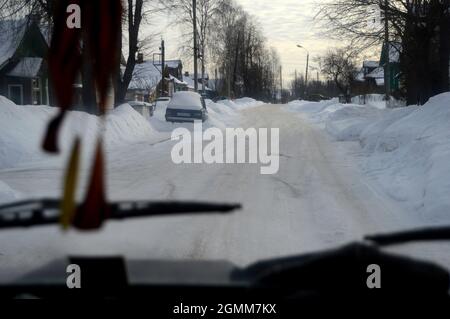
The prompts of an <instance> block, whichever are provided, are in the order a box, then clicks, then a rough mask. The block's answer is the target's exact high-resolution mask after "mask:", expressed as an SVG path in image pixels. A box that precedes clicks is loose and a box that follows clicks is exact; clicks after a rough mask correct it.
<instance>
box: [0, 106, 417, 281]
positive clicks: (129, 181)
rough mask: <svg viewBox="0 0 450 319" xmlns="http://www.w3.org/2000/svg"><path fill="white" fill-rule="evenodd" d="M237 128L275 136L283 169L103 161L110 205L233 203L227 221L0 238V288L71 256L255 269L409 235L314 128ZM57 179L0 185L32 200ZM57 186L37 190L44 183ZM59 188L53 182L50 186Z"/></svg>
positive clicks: (257, 123) (115, 225) (151, 154)
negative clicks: (210, 262)
mask: <svg viewBox="0 0 450 319" xmlns="http://www.w3.org/2000/svg"><path fill="white" fill-rule="evenodd" d="M238 124H239V125H240V126H242V127H256V128H258V127H278V128H280V169H279V172H278V173H277V174H276V175H261V174H260V171H259V167H260V166H259V165H255V164H252V165H251V164H228V165H206V164H205V165H200V164H183V165H175V164H173V163H172V161H171V158H170V151H171V148H172V145H173V142H171V141H169V142H162V143H159V144H153V145H151V144H149V143H141V144H136V145H130V146H128V147H126V148H124V149H120V150H116V151H113V152H112V153H110V154H108V157H109V163H108V166H109V172H110V173H109V176H108V180H109V187H110V188H109V196H110V198H113V199H195V200H208V201H221V202H223V201H230V202H240V203H242V204H243V207H244V208H243V210H241V211H237V212H235V213H234V214H233V215H230V216H195V217H182V218H179V217H173V218H154V219H141V220H130V221H121V222H111V223H108V224H107V226H106V227H105V228H104V229H103V230H102V231H101V232H98V233H91V234H88V235H85V234H80V233H77V232H75V231H71V232H69V233H67V234H63V233H62V232H61V231H60V230H59V229H56V228H54V227H53V228H52V227H45V228H40V229H32V230H26V231H22V230H14V231H6V232H2V233H0V242H1V243H2V245H1V248H0V260H1V263H0V279H5V276H6V274H10V275H9V276H8V277H9V278H12V276H11V273H12V274H19V273H21V272H23V270H27V269H31V268H32V267H36V266H38V265H40V264H44V263H45V262H47V261H49V260H51V259H52V258H55V257H58V256H64V255H67V254H123V255H126V256H127V257H131V258H164V259H173V258H175V259H186V258H188V259H227V260H230V261H232V262H235V263H238V264H248V263H250V262H253V261H255V260H258V259H262V258H268V257H273V256H280V255H287V254H297V253H301V252H306V251H311V250H315V249H321V248H325V247H331V246H336V245H338V244H341V243H344V242H347V241H349V240H352V239H358V238H361V236H362V235H363V234H365V233H372V232H378V231H386V230H392V229H398V228H408V227H411V226H413V223H412V222H408V219H407V214H405V213H404V212H402V211H401V209H400V208H399V207H397V205H396V204H395V203H393V202H391V200H390V199H388V198H387V197H386V196H384V195H383V194H382V193H381V192H379V191H377V190H376V189H375V188H374V187H373V186H370V184H368V183H366V179H365V178H364V177H362V176H361V175H360V173H359V172H358V168H357V164H356V163H355V162H354V160H353V157H350V156H348V155H346V154H345V152H344V151H343V149H342V147H343V144H338V143H334V142H332V141H330V140H329V138H328V137H327V136H326V134H325V133H324V132H323V131H321V130H320V129H318V128H315V127H313V126H311V125H310V124H308V122H307V121H305V120H303V119H302V118H300V117H298V116H295V115H293V114H292V113H289V112H287V111H284V110H283V108H282V107H281V106H277V105H266V106H262V107H257V108H252V109H247V110H245V111H242V122H241V123H238ZM60 176H61V169H59V168H55V169H46V170H42V169H37V168H34V169H29V170H22V171H21V170H15V171H11V170H10V171H4V172H1V171H0V180H3V181H4V182H6V183H7V184H8V185H10V186H11V187H13V188H14V189H17V190H19V191H22V192H24V193H25V194H27V193H29V194H34V195H51V194H53V195H54V196H55V195H58V193H59V192H60V190H59V178H60ZM44 177H45V178H50V179H54V180H55V183H54V186H53V188H51V189H45V190H43V189H40V190H39V192H41V193H40V194H39V193H38V194H36V192H37V191H36V190H37V189H39V181H40V180H41V179H42V178H44ZM56 181H57V182H56Z"/></svg>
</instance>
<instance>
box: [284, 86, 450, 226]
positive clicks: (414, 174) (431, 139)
mask: <svg viewBox="0 0 450 319" xmlns="http://www.w3.org/2000/svg"><path fill="white" fill-rule="evenodd" d="M377 104H378V105H376V106H373V105H370V103H369V105H367V106H364V105H356V104H347V105H344V104H339V103H337V101H334V102H330V101H323V102H318V103H311V102H304V101H295V102H293V103H291V104H289V105H288V106H287V109H288V110H290V111H293V112H299V113H301V114H302V115H303V116H305V117H306V118H308V119H310V120H311V121H312V122H315V123H316V124H318V125H320V126H321V127H323V128H324V129H326V130H327V131H328V132H329V133H330V134H331V135H332V136H333V137H334V138H335V139H336V140H338V141H358V142H359V143H360V145H361V147H362V149H363V151H364V152H363V156H362V158H361V161H359V162H360V165H361V167H362V168H363V170H364V172H365V173H366V174H367V176H369V177H370V178H371V179H373V180H375V181H376V182H377V183H378V184H379V185H381V187H382V188H383V190H384V191H385V192H387V193H388V194H389V195H390V196H391V197H392V198H394V199H396V200H397V201H400V202H403V203H404V205H406V207H407V208H408V209H410V210H411V211H412V212H415V213H417V217H418V218H419V219H423V220H424V221H425V222H429V223H432V224H435V223H439V222H442V221H446V222H448V221H450V93H444V94H441V95H438V96H435V97H433V98H432V99H430V101H429V102H428V103H426V104H425V105H423V106H422V107H417V106H410V107H404V108H397V109H382V108H381V106H380V104H379V103H377Z"/></svg>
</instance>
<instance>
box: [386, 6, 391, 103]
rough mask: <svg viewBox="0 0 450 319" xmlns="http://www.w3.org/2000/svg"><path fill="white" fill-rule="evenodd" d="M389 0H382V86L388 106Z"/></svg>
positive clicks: (389, 90) (389, 73)
mask: <svg viewBox="0 0 450 319" xmlns="http://www.w3.org/2000/svg"><path fill="white" fill-rule="evenodd" d="M388 8H389V0H384V48H385V65H384V87H385V90H386V96H385V99H386V107H390V99H391V70H390V51H391V50H390V49H391V48H390V45H389V13H388Z"/></svg>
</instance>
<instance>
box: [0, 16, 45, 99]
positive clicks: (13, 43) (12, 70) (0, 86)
mask: <svg viewBox="0 0 450 319" xmlns="http://www.w3.org/2000/svg"><path fill="white" fill-rule="evenodd" d="M48 48H49V47H48V43H47V41H46V39H45V37H44V35H43V34H42V32H41V29H40V28H39V26H38V25H37V24H36V23H35V22H33V21H32V20H31V21H28V19H22V20H3V21H0V95H3V96H6V97H7V98H8V99H10V100H12V101H13V102H14V103H16V104H19V105H24V104H30V105H39V104H51V102H52V101H51V100H52V92H51V87H50V86H49V76H48V66H47V61H46V56H47V52H48Z"/></svg>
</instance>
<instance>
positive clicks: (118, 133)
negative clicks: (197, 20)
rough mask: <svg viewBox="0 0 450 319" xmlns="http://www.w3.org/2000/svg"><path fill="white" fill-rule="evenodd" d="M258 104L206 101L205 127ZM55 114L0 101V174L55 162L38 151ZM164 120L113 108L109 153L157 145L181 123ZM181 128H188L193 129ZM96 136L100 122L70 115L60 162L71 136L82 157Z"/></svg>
mask: <svg viewBox="0 0 450 319" xmlns="http://www.w3.org/2000/svg"><path fill="white" fill-rule="evenodd" d="M256 105H261V102H257V101H255V100H253V99H248V98H245V99H239V100H236V101H234V102H233V101H221V102H219V103H214V102H212V101H208V103H207V107H208V110H209V120H208V121H207V123H205V127H212V126H214V127H218V128H225V127H226V126H229V125H231V124H232V123H236V118H237V116H238V112H237V110H239V109H243V108H248V107H254V106H256ZM56 112H57V109H56V108H54V107H49V106H22V105H16V104H14V103H13V102H12V101H10V100H8V99H7V98H5V97H3V96H0V169H4V168H11V167H15V166H17V165H19V164H24V163H25V164H26V163H30V162H35V161H42V160H49V159H52V158H54V157H51V156H49V155H47V154H45V153H43V152H42V150H41V147H40V146H41V143H42V138H43V135H44V132H45V128H46V126H47V124H48V122H49V121H50V119H51V118H52V117H53V116H54V115H55V114H56ZM164 115H165V108H159V109H157V110H156V111H155V116H154V117H152V118H150V120H146V119H145V118H144V117H142V116H141V115H140V114H139V113H138V112H136V111H135V110H134V109H133V108H132V107H131V106H130V105H128V104H123V105H121V106H119V107H117V108H115V109H114V110H112V111H110V112H109V113H108V114H107V116H106V120H105V142H106V147H107V149H109V148H112V147H120V146H121V145H126V144H131V143H139V142H149V143H156V142H158V141H163V140H165V139H167V138H170V133H171V132H172V130H173V129H175V128H176V127H179V126H182V124H180V125H178V124H172V123H167V122H166V121H165V117H164ZM184 126H187V127H190V126H192V124H184ZM99 131H100V121H99V117H97V116H94V115H90V114H87V113H85V112H78V111H71V112H69V113H68V115H67V117H66V119H65V120H64V124H63V128H62V131H61V137H60V139H59V141H60V147H61V149H62V155H63V156H62V158H65V156H66V155H67V153H68V151H69V149H70V147H71V145H72V143H73V140H74V138H75V136H81V137H82V139H83V153H84V154H85V155H86V154H89V153H90V152H91V151H92V149H93V146H94V143H95V141H96V136H97V134H98V133H99Z"/></svg>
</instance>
